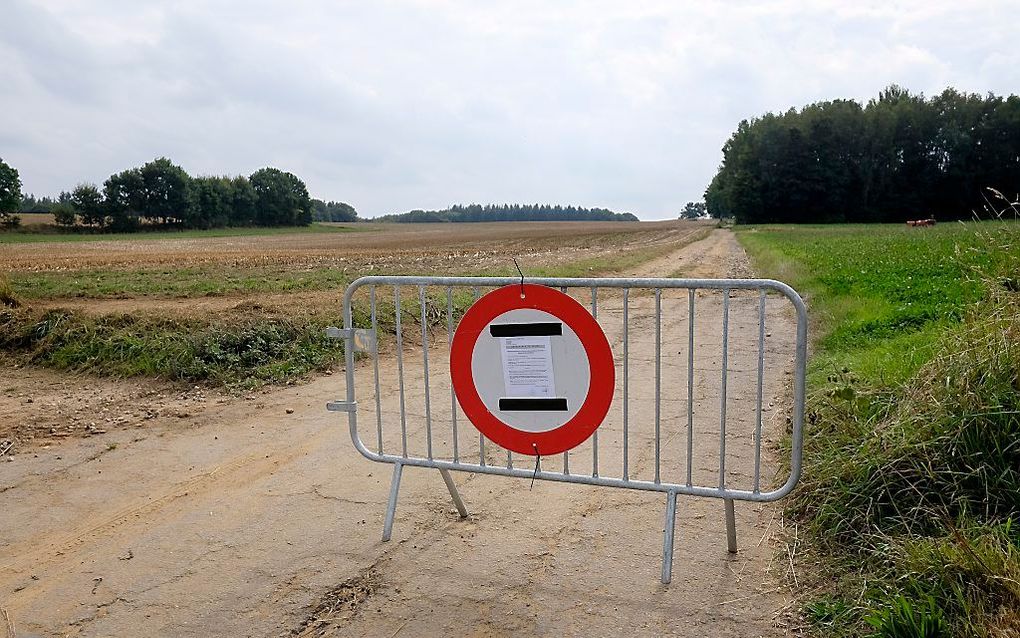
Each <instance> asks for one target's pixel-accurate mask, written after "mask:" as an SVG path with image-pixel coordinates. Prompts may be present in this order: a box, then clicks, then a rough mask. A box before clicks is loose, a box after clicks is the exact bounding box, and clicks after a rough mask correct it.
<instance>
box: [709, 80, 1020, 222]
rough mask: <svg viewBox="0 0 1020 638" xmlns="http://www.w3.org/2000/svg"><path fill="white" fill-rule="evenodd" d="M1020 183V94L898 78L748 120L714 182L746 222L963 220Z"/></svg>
mask: <svg viewBox="0 0 1020 638" xmlns="http://www.w3.org/2000/svg"><path fill="white" fill-rule="evenodd" d="M992 188H994V189H997V190H999V191H1008V192H1009V193H1012V192H1016V191H1020V97H1017V96H1015V95H1010V96H1009V97H1008V98H1003V97H997V96H995V95H992V94H988V95H987V96H980V95H976V94H966V93H960V92H958V91H956V90H954V89H946V90H945V91H943V92H942V93H941V94H940V95H937V96H934V97H931V98H927V99H926V98H925V97H924V95H922V94H912V93H910V92H909V91H907V90H906V89H903V88H901V87H898V86H895V85H894V86H890V87H888V88H887V89H885V90H884V91H882V92H881V93H880V94H879V96H878V98H876V99H872V100H870V101H869V102H868V103H867V105H863V106H862V105H861V104H860V103H858V102H856V101H854V100H833V101H828V102H818V103H816V104H811V105H809V106H805V107H803V108H802V109H800V110H796V109H790V110H789V111H787V112H786V113H781V114H773V113H768V114H766V115H764V116H762V117H760V118H756V119H752V120H750V121H747V120H745V121H743V122H741V123H740V124H739V125H738V126H737V130H736V131H735V132H734V133H733V135H732V136H731V137H730V139H729V140H728V141H727V142H726V144H725V146H724V147H723V162H722V165H721V166H720V168H719V171H718V172H717V173H716V175H715V177H714V178H713V179H712V182H711V184H710V185H709V187H708V189H707V191H706V192H705V203H706V205H707V207H708V211H709V213H710V214H711V215H712V216H713V217H733V218H735V219H736V221H737V222H740V223H761V222H766V223H767V222H780V223H836V222H902V221H904V220H906V219H918V218H928V217H932V218H937V219H964V218H970V217H972V216H973V215H974V214H975V213H977V214H979V215H980V214H981V212H982V211H984V210H987V209H988V208H990V206H989V204H988V200H987V196H988V194H989V193H990V192H991V191H989V189H992Z"/></svg>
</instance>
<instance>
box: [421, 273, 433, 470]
mask: <svg viewBox="0 0 1020 638" xmlns="http://www.w3.org/2000/svg"><path fill="white" fill-rule="evenodd" d="M418 305H420V306H421V358H422V366H423V368H424V370H423V372H424V373H425V449H426V451H427V452H428V455H429V459H431V458H432V397H431V396H430V392H429V320H428V316H427V315H426V312H425V310H426V307H425V286H418Z"/></svg>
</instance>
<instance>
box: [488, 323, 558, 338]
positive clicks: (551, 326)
mask: <svg viewBox="0 0 1020 638" xmlns="http://www.w3.org/2000/svg"><path fill="white" fill-rule="evenodd" d="M489 334H490V335H492V336H493V337H559V336H561V335H562V334H563V324H562V323H560V322H558V321H555V322H552V321H551V322H548V323H496V324H492V325H490V326H489Z"/></svg>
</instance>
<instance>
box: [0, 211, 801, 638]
mask: <svg viewBox="0 0 1020 638" xmlns="http://www.w3.org/2000/svg"><path fill="white" fill-rule="evenodd" d="M681 272H682V273H683V274H684V275H688V276H697V277H705V276H727V275H729V276H745V275H746V274H747V270H746V263H745V260H744V259H743V255H742V252H741V251H740V248H739V246H738V245H737V243H736V241H735V239H734V238H733V236H732V234H730V233H729V232H727V231H721V230H720V231H715V232H713V233H712V235H711V236H710V237H709V238H707V239H705V240H702V241H699V242H695V243H694V244H690V245H688V246H686V247H684V248H682V249H680V250H679V251H678V252H677V253H675V254H673V255H671V256H669V257H666V258H662V259H658V260H655V261H653V262H650V263H647V264H644V265H643V266H642V267H641V268H640V269H639V271H637V272H633V273H627V274H632V275H637V276H653V275H654V276H668V275H674V274H679V273H681ZM686 302H687V301H686V293H684V294H683V295H682V296H681V295H679V294H678V295H673V296H669V295H664V298H663V316H664V321H663V326H662V329H663V338H664V340H663V343H664V348H663V358H662V369H663V379H664V381H663V397H664V400H663V404H662V406H663V407H662V410H663V417H662V431H663V437H662V438H663V450H664V451H663V455H662V460H661V470H662V473H663V477H664V480H678V479H679V477H680V476H682V475H683V474H684V473H685V472H686V469H687V468H686V459H685V442H686V438H685V437H686V385H687V380H686V351H685V350H684V348H685V347H686V334H687V324H686V320H685V319H683V317H682V316H681V313H680V309H681V308H686V305H685V304H686ZM601 303H602V306H601V307H600V311H599V320H600V322H601V323H602V324H603V326H604V328H605V330H606V332H607V335H608V336H609V338H610V342H611V344H612V346H613V350H614V353H615V355H616V356H617V359H618V362H619V361H620V357H621V332H622V328H621V326H622V309H621V307H620V305H619V303H618V300H617V299H616V298H614V297H613V296H611V295H607V296H606V298H605V299H603V300H602V302H601ZM653 304H654V300H653V299H652V298H651V297H650V296H649V295H637V294H635V295H632V298H631V306H630V313H631V316H630V330H631V337H630V375H629V380H630V381H629V382H630V413H629V416H630V428H631V439H630V441H631V443H630V450H629V453H628V460H629V464H630V466H629V469H630V474H631V476H632V477H634V478H648V477H649V476H650V473H651V472H652V470H653V465H654V455H653V454H652V447H651V446H652V434H651V433H652V430H651V428H652V422H653V417H652V410H653V407H652V402H651V398H652V396H653V394H652V390H653V381H652V380H653V378H654V376H653V374H654V373H653V367H652V366H653V360H654V342H653V340H652V335H653V331H652V326H653V314H652V311H653V309H654V305H653ZM768 304H769V313H770V314H769V324H768V325H769V328H768V330H769V338H768V339H767V341H766V357H767V366H766V379H765V401H766V404H767V408H766V413H765V432H766V437H765V438H766V440H772V439H775V438H777V437H778V436H779V435H780V431H781V429H782V427H783V423H784V419H785V417H786V416H787V415H788V413H789V409H788V405H787V402H788V401H787V398H786V397H787V396H788V385H789V380H790V379H791V377H790V373H791V370H792V353H793V343H792V341H793V334H794V325H793V317H792V315H791V314H790V313H788V312H785V310H784V308H785V306H784V305H783V302H782V300H781V299H779V298H777V299H772V298H769V300H768ZM720 308H721V301H720V300H719V299H718V298H716V297H713V296H712V295H709V294H704V295H702V294H699V297H698V315H697V316H698V319H697V321H696V323H695V327H696V342H697V348H698V349H697V351H696V354H697V359H698V363H697V365H696V368H695V375H696V377H695V387H696V391H695V444H694V450H695V454H694V463H693V466H692V468H691V469H692V474H693V476H694V478H695V482H701V483H704V484H708V485H712V484H713V483H712V481H713V480H714V481H716V482H717V481H718V464H719V458H718V453H719V449H718V429H719V385H720V380H719V378H720V371H721V367H720V366H721V362H720V349H721V348H720V345H721V334H720V330H719V315H720ZM756 309H757V298H756V297H755V298H742V297H740V296H737V295H735V298H734V300H733V302H732V304H731V314H730V344H731V350H730V355H731V356H730V359H729V364H728V366H727V368H728V369H729V371H730V378H729V381H728V393H729V394H728V396H729V399H728V401H727V410H728V414H729V418H728V436H727V449H728V452H727V467H728V469H729V471H728V473H727V477H728V481H729V482H730V483H731V484H732V485H735V486H746V485H747V484H748V481H749V480H750V469H749V468H750V467H751V462H752V459H753V449H754V446H753V441H752V439H751V438H750V433H751V432H752V431H753V425H754V415H755V412H754V384H755V380H756V377H755V372H754V370H755V368H754V366H755V365H756V357H757V352H756V350H755V347H754V343H755V339H756V336H757V313H756ZM667 317H672V319H667ZM445 348H446V346H445V344H444V343H442V340H441V339H437V343H436V347H434V348H432V349H431V350H430V364H431V366H432V372H433V375H435V376H434V378H433V382H432V386H431V392H432V395H431V396H432V404H431V407H432V411H433V412H432V417H433V428H434V432H436V433H440V432H443V433H448V432H449V427H450V426H449V421H450V394H449V384H448V376H444V375H442V374H441V373H442V372H443V371H444V366H445V365H446V359H445ZM420 357H421V351H420V347H418V348H417V349H416V347H415V345H414V344H413V343H408V344H405V375H406V379H405V384H406V387H405V391H406V393H407V396H408V397H412V398H411V399H410V400H409V402H408V408H407V412H408V439H409V446H410V447H411V448H412V451H421V450H422V449H423V445H424V436H423V432H424V424H423V421H424V418H423V407H422V405H421V404H422V400H421V397H422V392H423V387H422V374H421V370H420V367H419V366H418V365H417V362H420ZM358 375H359V380H358V394H359V401H360V402H361V404H362V405H364V406H367V407H366V411H365V413H364V415H362V416H360V417H359V418H360V419H361V422H362V424H363V427H364V428H366V429H365V430H364V432H363V436H364V437H365V439H366V440H368V441H371V442H372V443H375V435H376V432H375V430H374V427H373V426H374V423H375V414H374V405H373V404H374V397H373V396H372V395H373V393H374V390H373V386H372V383H371V381H372V376H371V367H370V366H369V365H367V364H362V365H360V366H359V368H358ZM381 376H382V388H383V391H382V393H381V401H380V403H381V405H382V411H383V414H384V415H385V416H387V417H389V418H387V420H386V422H387V423H388V424H390V425H392V424H393V423H396V422H398V421H399V420H398V419H397V420H395V419H393V418H392V416H393V415H394V414H397V413H398V412H397V411H398V410H399V408H398V402H397V393H396V376H395V366H394V365H392V362H390V360H389V359H388V358H386V359H384V361H383V364H382V368H381ZM618 377H622V375H620V374H618ZM444 383H445V385H444ZM620 383H622V379H619V380H618V388H617V396H616V399H615V402H614V406H613V408H612V410H611V413H610V417H609V418H608V419H607V421H606V423H605V424H604V425H603V426H602V427H601V428H600V430H599V436H600V453H599V454H600V456H599V459H600V473H601V474H602V475H604V476H612V475H616V476H619V474H620V472H621V463H622V437H621V435H620V432H621V410H620V408H619V401H620ZM343 387H344V386H343V376H342V375H333V376H324V377H321V378H318V379H316V380H314V381H312V382H310V383H308V384H305V385H301V386H297V387H293V388H284V389H275V390H272V391H269V392H265V393H260V394H259V395H257V396H254V397H252V400H250V401H227V402H223V403H222V404H221V403H216V402H212V401H210V402H207V404H204V405H203V406H202V409H201V412H200V415H199V417H198V418H191V419H188V420H187V423H188V425H187V426H186V427H181V426H180V425H178V424H175V423H173V422H171V421H167V420H161V418H156V419H155V420H154V423H153V425H151V426H150V427H147V428H144V429H137V428H136V429H126V430H118V429H112V430H110V431H109V432H108V433H106V434H103V435H102V436H97V437H93V438H87V439H80V440H72V441H67V442H66V443H64V444H62V445H59V446H53V447H50V448H43V449H38V450H36V451H35V452H30V453H24V454H19V455H17V456H15V457H13V460H11V461H9V462H3V463H0V512H3V514H2V516H0V607H2V608H3V609H4V610H6V613H7V614H8V615H9V617H10V619H11V621H12V623H13V625H14V626H15V627H16V628H17V632H18V634H17V635H18V636H33V635H38V636H50V635H72V636H77V635H80V636H128V635H131V636H135V635H175V636H209V635H229V636H277V635H293V634H295V633H297V634H302V635H326V636H333V635H336V636H390V637H392V636H417V635H437V634H446V633H455V634H466V635H469V636H502V635H510V634H522V633H525V634H532V635H546V634H555V635H589V636H602V635H606V636H611V635H648V636H657V635H683V636H765V635H768V636H774V635H784V630H783V629H782V628H781V627H778V626H777V624H776V622H775V618H776V617H777V616H781V614H780V612H781V610H782V608H783V606H784V604H785V597H784V591H785V585H784V584H783V582H782V576H783V568H782V566H780V564H779V562H778V561H776V562H775V563H773V560H772V559H773V555H774V546H773V544H772V542H773V537H774V536H775V534H777V533H778V531H779V528H780V524H779V516H778V514H777V510H776V508H775V507H770V506H759V505H753V504H749V503H737V525H738V527H737V535H738V543H739V545H740V551H739V553H737V554H736V555H730V554H728V553H727V552H726V549H725V534H724V526H723V508H722V503H721V502H720V501H717V500H715V499H694V498H685V497H681V498H680V499H679V503H678V516H677V537H676V543H677V546H676V552H675V562H674V570H673V582H672V584H671V585H669V586H664V585H662V584H661V583H660V582H659V569H660V561H661V552H662V528H663V510H664V500H665V499H664V497H663V496H662V495H660V494H652V493H642V492H634V491H624V490H611V489H606V488H594V487H588V486H572V485H564V484H555V483H547V482H538V483H536V484H535V485H534V487H533V488H532V489H529V485H528V481H525V480H518V479H506V478H502V477H492V476H483V475H469V474H463V473H455V474H454V478H455V480H456V482H457V484H458V485H459V487H460V491H461V494H462V496H463V497H464V499H465V501H466V503H467V506H468V509H469V510H470V511H471V516H470V517H469V518H468V519H465V520H462V519H460V518H459V517H458V516H457V514H456V511H455V510H454V509H453V508H452V505H451V504H450V501H449V496H448V494H447V493H446V490H445V487H444V485H443V482H442V481H441V480H440V477H439V475H438V473H437V472H435V471H434V470H424V469H416V468H409V469H408V470H407V471H405V473H404V480H403V483H402V486H401V492H400V501H399V505H398V508H397V517H396V524H395V526H394V532H393V539H392V541H391V542H389V543H382V542H381V541H380V534H381V528H382V518H383V513H384V508H385V503H386V497H387V492H388V487H389V479H390V473H391V467H390V466H388V465H380V464H375V463H371V462H369V461H367V460H366V459H364V458H362V457H361V456H360V455H358V454H357V452H356V451H355V450H354V449H353V447H352V445H351V443H350V440H349V437H348V433H347V427H346V419H341V418H339V417H338V416H337V415H330V414H327V413H325V411H324V408H323V404H324V402H325V401H326V400H328V399H329V398H332V397H337V396H340V395H341V394H342V391H343ZM414 397H417V399H415V398H414ZM209 403H211V404H209ZM55 409H59V406H58V407H56V408H55ZM97 409H98V408H97ZM6 418H15V417H14V416H13V415H12V416H10V417H6ZM165 418H169V419H172V418H174V417H173V416H168V417H165ZM365 424H367V425H365ZM459 424H460V430H459V436H458V443H459V447H460V449H461V450H462V453H463V454H465V455H469V454H472V453H473V454H475V458H477V453H478V447H477V446H478V442H477V434H476V433H475V432H474V431H473V429H471V428H470V426H469V425H468V424H466V423H465V422H464V421H463V419H462V418H461V419H459ZM444 428H445V429H444ZM400 438H401V437H400V431H399V427H388V428H387V429H386V430H385V431H384V436H383V443H384V445H385V446H386V447H387V449H388V450H391V451H392V450H396V449H398V446H399V442H400ZM449 438H450V437H449V436H447V437H446V439H445V440H444V439H443V437H442V436H441V435H438V434H437V436H436V446H437V454H443V453H448V452H449V449H448V446H449V444H450V440H449ZM444 441H445V442H444ZM444 445H446V446H447V447H444ZM472 446H473V447H472ZM486 455H487V458H488V460H489V462H493V463H496V462H498V463H505V462H506V455H505V453H500V452H498V451H497V450H496V449H494V448H493V446H492V445H491V444H490V445H488V446H487V449H486ZM591 459H592V448H591V443H590V442H588V443H585V444H583V445H582V446H581V447H580V448H578V449H577V450H576V451H575V453H573V454H572V456H571V470H572V471H574V472H584V471H590V469H591ZM515 461H516V462H517V463H520V464H521V465H525V464H528V463H530V459H515ZM561 462H562V461H561V460H560V459H559V458H557V459H548V460H543V467H545V469H559V468H560V467H562V466H561V465H558V464H559V463H561ZM776 465H777V464H776V463H775V460H774V459H773V458H771V455H768V454H766V457H765V459H764V460H763V466H764V467H765V468H767V471H766V472H764V473H763V476H764V477H765V478H764V479H763V480H764V481H765V482H766V483H771V482H773V479H774V476H775V473H776ZM780 624H781V623H780ZM3 631H4V627H3V623H2V622H0V635H2V634H3Z"/></svg>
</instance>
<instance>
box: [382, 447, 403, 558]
mask: <svg viewBox="0 0 1020 638" xmlns="http://www.w3.org/2000/svg"><path fill="white" fill-rule="evenodd" d="M403 471H404V466H403V464H402V463H394V464H393V481H392V482H391V483H390V501H389V503H387V504H386V519H385V521H384V522H383V530H382V539H383V542H384V543H385V542H386V541H388V540H390V535H391V534H392V533H393V515H394V514H395V513H396V511H397V492H399V491H400V474H401V473H402V472H403Z"/></svg>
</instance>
